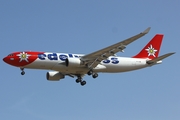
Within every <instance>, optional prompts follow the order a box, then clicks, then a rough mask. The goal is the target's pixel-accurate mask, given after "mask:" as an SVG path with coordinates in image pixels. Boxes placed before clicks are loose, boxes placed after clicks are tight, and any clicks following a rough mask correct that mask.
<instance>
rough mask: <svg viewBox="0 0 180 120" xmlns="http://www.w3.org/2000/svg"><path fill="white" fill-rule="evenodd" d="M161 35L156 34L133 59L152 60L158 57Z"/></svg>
mask: <svg viewBox="0 0 180 120" xmlns="http://www.w3.org/2000/svg"><path fill="white" fill-rule="evenodd" d="M162 39H163V35H162V34H156V35H155V36H154V38H153V39H152V40H151V41H150V42H149V43H148V44H147V45H146V46H145V47H144V48H143V49H142V50H141V52H139V53H138V54H137V55H135V56H134V57H133V58H149V59H154V58H156V57H158V54H159V51H160V47H161V43H162Z"/></svg>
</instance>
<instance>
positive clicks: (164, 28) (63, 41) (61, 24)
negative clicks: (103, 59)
mask: <svg viewBox="0 0 180 120" xmlns="http://www.w3.org/2000/svg"><path fill="white" fill-rule="evenodd" d="M179 5H180V1H179V0H173V1H168V0H147V1H145V0H136V1H132V0H126V1H121V0H89V1H87V0H49V1H48V0H0V41H1V44H0V49H1V52H0V56H1V59H2V58H3V57H5V56H6V55H8V54H9V53H11V52H15V51H24V50H32V51H47V52H67V53H84V54H88V53H91V52H93V51H96V50H99V49H101V48H104V47H106V46H109V45H111V44H114V43H116V42H119V41H121V40H124V39H126V38H128V37H131V36H133V35H135V34H137V33H140V32H141V31H143V30H145V29H146V28H147V27H151V31H150V32H149V33H148V34H147V35H146V36H144V37H143V38H140V39H139V40H137V41H136V42H134V43H132V44H130V45H128V46H127V48H126V50H125V53H118V55H119V56H129V57H131V56H133V55H135V54H136V53H138V52H139V51H140V50H141V49H142V48H143V47H144V46H145V45H146V43H147V42H148V41H149V40H150V39H151V38H152V37H153V36H154V35H155V34H157V33H162V34H164V35H165V36H164V41H163V43H162V47H161V51H160V55H162V54H165V53H168V52H176V54H175V55H173V56H171V57H169V58H167V59H165V60H164V61H163V64H161V65H157V66H153V67H149V68H145V69H141V70H137V71H133V72H127V73H117V74H99V77H98V78H97V79H93V78H92V77H89V76H85V78H84V79H85V80H86V81H87V84H86V85H85V86H83V87H82V86H80V85H79V84H77V83H75V79H73V78H70V77H66V79H63V80H61V81H59V82H50V81H47V80H46V77H45V75H46V72H47V71H48V70H28V69H26V70H25V71H26V75H24V76H21V75H20V70H19V68H16V67H12V66H10V65H7V64H5V63H4V62H3V61H2V60H1V62H0V66H1V67H0V71H1V79H0V119H1V120H74V119H76V120H180V72H179V68H180V64H179V59H180V55H179V52H180V50H179V47H180V46H179V44H180V39H179V38H180V13H179V11H180V7H179Z"/></svg>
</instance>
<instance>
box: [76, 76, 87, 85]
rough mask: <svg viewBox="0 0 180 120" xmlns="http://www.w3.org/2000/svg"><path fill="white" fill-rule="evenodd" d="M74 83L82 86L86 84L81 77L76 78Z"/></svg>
mask: <svg viewBox="0 0 180 120" xmlns="http://www.w3.org/2000/svg"><path fill="white" fill-rule="evenodd" d="M76 83H80V84H81V85H82V86H84V85H85V84H86V81H85V80H82V77H81V76H78V78H77V79H76Z"/></svg>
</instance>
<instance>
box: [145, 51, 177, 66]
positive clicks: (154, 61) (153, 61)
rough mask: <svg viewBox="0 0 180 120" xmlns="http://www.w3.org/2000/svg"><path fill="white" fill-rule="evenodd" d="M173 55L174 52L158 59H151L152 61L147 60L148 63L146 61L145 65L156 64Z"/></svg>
mask: <svg viewBox="0 0 180 120" xmlns="http://www.w3.org/2000/svg"><path fill="white" fill-rule="evenodd" d="M174 53H175V52H173V53H167V54H165V55H162V56H160V57H157V58H155V59H153V60H149V61H147V62H146V63H147V64H153V63H157V62H158V61H160V60H162V59H164V58H167V57H169V56H170V55H173V54H174Z"/></svg>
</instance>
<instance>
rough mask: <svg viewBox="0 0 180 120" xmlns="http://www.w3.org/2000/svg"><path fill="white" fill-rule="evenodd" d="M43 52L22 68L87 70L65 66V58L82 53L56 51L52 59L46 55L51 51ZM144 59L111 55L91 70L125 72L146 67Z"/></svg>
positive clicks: (80, 71) (68, 70) (86, 70)
mask: <svg viewBox="0 0 180 120" xmlns="http://www.w3.org/2000/svg"><path fill="white" fill-rule="evenodd" d="M44 54H45V55H44V56H40V57H39V58H37V59H36V60H35V61H34V62H32V63H31V64H28V65H26V66H24V68H31V69H46V70H55V71H59V72H61V73H64V74H77V73H78V74H79V73H81V74H86V73H87V72H88V71H89V69H88V67H86V66H84V65H80V66H78V67H67V66H66V65H65V58H79V59H80V57H81V56H83V55H82V54H65V53H57V54H56V55H57V56H56V59H53V60H52V59H49V57H48V54H52V53H47V52H46V53H44ZM51 58H53V56H51ZM146 61H147V59H140V58H128V57H116V56H111V57H109V58H108V59H107V60H103V61H101V62H100V64H98V65H97V66H96V67H95V68H94V69H93V71H94V72H109V73H118V72H126V71H131V70H136V69H141V68H144V67H147V66H148V64H147V63H146Z"/></svg>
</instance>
